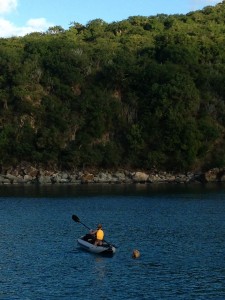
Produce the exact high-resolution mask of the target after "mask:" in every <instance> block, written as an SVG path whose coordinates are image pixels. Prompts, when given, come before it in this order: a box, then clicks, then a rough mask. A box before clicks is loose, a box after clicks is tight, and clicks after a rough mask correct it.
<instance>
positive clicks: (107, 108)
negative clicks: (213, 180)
mask: <svg viewBox="0 0 225 300" xmlns="http://www.w3.org/2000/svg"><path fill="white" fill-rule="evenodd" d="M224 19H225V2H224V1H223V2H222V3H220V4H218V5H216V6H214V7H213V6H207V7H205V8H204V9H203V10H200V11H195V12H190V13H188V14H186V15H164V14H162V15H157V16H149V17H143V16H131V17H129V18H128V19H127V20H122V21H119V22H112V23H106V22H105V21H104V20H101V19H96V20H91V21H89V22H88V23H87V24H86V25H83V24H79V23H77V22H76V21H74V22H72V23H71V24H70V27H69V29H68V30H64V29H63V28H62V27H61V26H55V27H51V28H49V30H48V31H47V32H45V33H38V32H36V33H32V34H28V35H26V36H24V37H17V38H16V37H13V38H7V39H4V38H1V39H0V108H1V109H0V163H1V165H8V164H17V163H19V162H20V161H22V160H24V161H29V162H31V163H35V164H36V163H40V164H45V165H57V166H58V167H60V168H74V167H77V168H79V167H84V166H91V167H96V168H113V167H117V168H118V167H130V168H143V169H144V168H145V169H147V168H149V169H151V168H160V169H162V170H168V169H169V170H175V171H184V170H186V171H188V170H193V169H198V168H201V169H202V168H208V167H221V166H225V154H224V151H223V149H224V146H225V140H224V129H225V86H224V82H225V52H224V47H225V36H224V32H225V23H224Z"/></svg>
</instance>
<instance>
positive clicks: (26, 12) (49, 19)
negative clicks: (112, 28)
mask: <svg viewBox="0 0 225 300" xmlns="http://www.w3.org/2000/svg"><path fill="white" fill-rule="evenodd" d="M220 2H222V0H219V1H217V0H0V37H3V38H7V37H12V36H24V35H26V34H29V33H31V32H45V31H46V30H48V28H49V27H53V26H61V27H62V28H64V29H68V28H69V26H70V24H71V23H73V22H77V23H80V24H83V25H86V24H87V23H88V22H89V21H91V20H94V19H102V20H104V21H105V22H107V23H111V22H118V21H122V20H125V19H127V18H129V17H130V16H147V17H148V16H154V15H157V14H168V15H171V14H187V13H188V12H190V11H196V10H199V9H202V8H204V7H205V6H208V5H212V6H214V5H216V4H218V3H220Z"/></svg>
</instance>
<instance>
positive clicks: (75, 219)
mask: <svg viewBox="0 0 225 300" xmlns="http://www.w3.org/2000/svg"><path fill="white" fill-rule="evenodd" d="M72 219H73V220H74V221H75V222H77V223H79V222H80V219H79V218H78V216H76V215H72Z"/></svg>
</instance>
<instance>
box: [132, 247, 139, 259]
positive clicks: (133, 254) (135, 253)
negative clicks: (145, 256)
mask: <svg viewBox="0 0 225 300" xmlns="http://www.w3.org/2000/svg"><path fill="white" fill-rule="evenodd" d="M140 255H141V254H140V252H139V251H138V250H137V249H135V250H134V251H133V253H132V258H139V257H140Z"/></svg>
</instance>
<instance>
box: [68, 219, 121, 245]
mask: <svg viewBox="0 0 225 300" xmlns="http://www.w3.org/2000/svg"><path fill="white" fill-rule="evenodd" d="M72 219H73V220H74V221H75V222H76V223H80V224H82V225H84V227H86V228H87V229H89V230H91V228H89V227H88V226H87V225H85V224H84V223H82V222H81V221H80V219H79V218H78V216H76V215H72ZM103 241H104V242H105V243H106V244H108V245H109V246H113V247H115V248H117V247H116V246H115V245H112V244H109V243H108V242H106V240H103Z"/></svg>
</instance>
